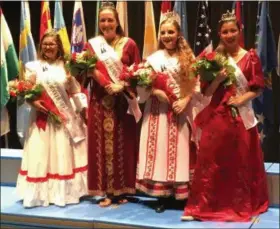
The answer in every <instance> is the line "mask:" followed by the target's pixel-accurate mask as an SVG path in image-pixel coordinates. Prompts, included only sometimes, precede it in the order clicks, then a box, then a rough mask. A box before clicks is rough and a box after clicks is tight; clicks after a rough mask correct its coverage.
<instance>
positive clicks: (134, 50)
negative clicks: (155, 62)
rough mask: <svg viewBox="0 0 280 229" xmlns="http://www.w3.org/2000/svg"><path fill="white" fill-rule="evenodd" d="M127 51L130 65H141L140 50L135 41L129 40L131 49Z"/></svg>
mask: <svg viewBox="0 0 280 229" xmlns="http://www.w3.org/2000/svg"><path fill="white" fill-rule="evenodd" d="M127 50H128V54H129V62H130V63H129V65H132V64H134V63H135V64H139V63H140V62H141V58H140V53H139V49H138V47H137V44H136V43H135V41H134V40H132V39H131V38H129V48H128V49H127Z"/></svg>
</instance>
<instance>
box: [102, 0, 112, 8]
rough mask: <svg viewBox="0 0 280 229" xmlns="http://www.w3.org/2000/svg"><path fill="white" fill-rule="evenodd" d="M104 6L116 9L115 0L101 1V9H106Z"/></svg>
mask: <svg viewBox="0 0 280 229" xmlns="http://www.w3.org/2000/svg"><path fill="white" fill-rule="evenodd" d="M104 8H108V9H116V7H115V5H114V3H113V2H109V1H102V2H101V6H100V9H104Z"/></svg>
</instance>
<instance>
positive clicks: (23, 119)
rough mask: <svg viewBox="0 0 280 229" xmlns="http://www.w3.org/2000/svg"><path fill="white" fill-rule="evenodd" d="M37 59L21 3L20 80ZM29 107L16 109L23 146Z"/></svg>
mask: <svg viewBox="0 0 280 229" xmlns="http://www.w3.org/2000/svg"><path fill="white" fill-rule="evenodd" d="M36 59H37V53H36V48H35V44H34V40H33V36H32V33H31V18H30V9H29V2H28V1H21V16H20V38H19V67H20V75H19V76H20V79H24V70H25V64H26V63H27V62H30V61H34V60H36ZM30 110H31V108H30V106H29V105H28V104H27V103H24V104H21V105H19V104H18V107H17V133H18V136H19V140H20V142H21V143H22V144H23V143H24V140H25V135H26V133H27V129H28V123H29V116H30Z"/></svg>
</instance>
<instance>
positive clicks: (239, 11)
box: [232, 1, 245, 48]
mask: <svg viewBox="0 0 280 229" xmlns="http://www.w3.org/2000/svg"><path fill="white" fill-rule="evenodd" d="M232 11H233V13H235V16H236V19H237V21H238V23H239V25H240V28H241V33H240V38H239V45H240V46H241V47H242V48H244V46H245V45H244V24H243V21H244V14H243V13H244V10H243V1H234V2H233V6H232Z"/></svg>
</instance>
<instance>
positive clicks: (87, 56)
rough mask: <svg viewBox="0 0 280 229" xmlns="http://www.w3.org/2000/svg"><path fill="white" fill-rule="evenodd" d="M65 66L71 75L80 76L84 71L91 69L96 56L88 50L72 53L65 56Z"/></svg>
mask: <svg viewBox="0 0 280 229" xmlns="http://www.w3.org/2000/svg"><path fill="white" fill-rule="evenodd" d="M65 59H66V63H65V68H66V70H67V71H69V72H70V73H71V75H72V76H75V77H77V76H80V75H82V74H84V73H86V72H87V71H88V70H89V69H93V68H94V67H95V64H96V62H97V56H96V55H93V54H91V53H90V52H89V51H83V52H81V53H76V52H74V53H72V55H71V56H66V57H65Z"/></svg>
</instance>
